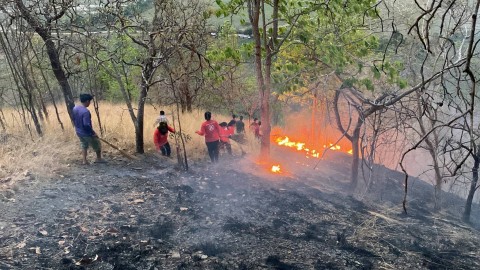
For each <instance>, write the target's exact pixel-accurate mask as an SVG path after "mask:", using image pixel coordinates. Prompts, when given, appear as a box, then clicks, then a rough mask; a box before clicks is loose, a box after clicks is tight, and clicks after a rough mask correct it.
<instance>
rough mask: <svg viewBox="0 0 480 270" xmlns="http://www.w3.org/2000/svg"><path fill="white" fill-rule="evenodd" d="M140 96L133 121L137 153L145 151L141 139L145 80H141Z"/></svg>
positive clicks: (145, 90)
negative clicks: (134, 120)
mask: <svg viewBox="0 0 480 270" xmlns="http://www.w3.org/2000/svg"><path fill="white" fill-rule="evenodd" d="M140 88H141V89H140V96H139V98H138V111H137V121H136V122H135V147H136V151H137V153H139V154H143V153H145V149H144V140H143V125H144V115H145V100H146V98H147V93H148V85H147V82H145V81H142V84H141V86H140Z"/></svg>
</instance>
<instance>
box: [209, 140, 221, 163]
mask: <svg viewBox="0 0 480 270" xmlns="http://www.w3.org/2000/svg"><path fill="white" fill-rule="evenodd" d="M206 144H207V149H208V155H209V156H210V160H211V161H212V162H218V146H219V145H218V144H219V141H214V142H207V143H206Z"/></svg>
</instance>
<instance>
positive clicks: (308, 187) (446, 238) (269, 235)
mask: <svg viewBox="0 0 480 270" xmlns="http://www.w3.org/2000/svg"><path fill="white" fill-rule="evenodd" d="M277 154H278V152H277ZM277 156H280V157H281V158H279V162H283V164H287V165H286V166H285V167H286V168H285V170H286V171H285V172H284V173H283V174H280V175H274V174H271V173H269V172H268V171H267V170H265V169H264V168H263V167H262V166H260V165H258V164H256V163H255V162H252V160H250V159H249V157H248V156H247V157H244V158H240V157H234V158H229V159H226V160H223V161H222V162H221V163H220V164H218V165H213V166H212V165H208V164H201V163H200V164H193V165H192V169H191V171H189V172H181V171H178V170H176V169H175V167H174V165H173V164H172V160H169V159H162V158H158V157H156V156H145V157H144V158H143V160H141V161H137V162H129V161H127V160H123V159H121V158H118V157H117V158H115V157H112V156H107V158H108V159H109V161H110V162H109V163H108V164H94V165H90V166H80V165H72V166H71V167H70V169H69V170H68V171H63V172H57V177H54V178H52V179H37V178H36V177H35V175H29V174H27V175H24V176H22V177H23V178H24V179H23V180H22V181H16V182H15V183H16V184H15V186H9V189H7V190H4V191H2V193H1V194H2V195H3V196H0V198H2V199H1V200H0V215H1V218H0V228H1V231H0V269H43V268H52V269H479V268H480V259H479V255H480V251H479V249H478V246H479V244H480V239H479V237H478V230H477V229H475V228H473V227H471V226H467V225H465V224H462V223H461V222H459V221H457V219H455V218H452V217H450V216H448V217H447V216H446V215H444V214H434V213H431V212H430V211H429V210H428V209H429V208H428V207H427V206H425V205H426V203H424V202H423V203H422V197H415V198H414V197H411V203H410V204H409V206H410V207H411V213H409V215H404V214H403V213H402V212H401V207H400V205H399V204H398V203H396V202H395V200H396V198H392V199H390V198H388V199H387V198H386V197H385V196H386V195H382V196H380V195H379V194H378V193H379V192H380V191H383V192H384V193H385V194H397V193H400V194H399V196H401V185H400V186H399V185H398V184H397V182H398V183H401V179H394V178H389V179H393V180H391V181H390V182H388V181H384V180H382V179H377V181H376V185H375V186H376V189H378V190H380V191H374V192H377V193H374V194H373V193H372V194H373V195H372V196H369V197H370V199H367V197H365V198H364V199H363V200H362V201H360V200H359V199H357V198H355V197H352V196H349V195H348V194H346V193H345V192H342V190H343V188H344V186H346V179H348V177H347V176H348V166H347V165H348V164H346V163H345V162H344V160H343V159H342V158H339V157H337V158H334V157H332V158H331V161H322V162H321V163H320V164H319V166H318V167H317V169H315V170H312V166H313V163H305V162H304V161H298V160H300V159H299V157H294V156H292V155H282V154H281V153H280V154H279V155H277ZM332 160H336V162H334V161H332ZM390 176H395V173H393V172H392V174H391V175H390ZM8 181H9V180H7V179H2V180H0V183H1V184H3V185H5V186H6V185H8ZM385 191H388V192H385ZM380 193H381V192H380ZM375 194H376V195H375ZM377 195H378V196H377ZM411 196H416V193H415V192H412V195H411Z"/></svg>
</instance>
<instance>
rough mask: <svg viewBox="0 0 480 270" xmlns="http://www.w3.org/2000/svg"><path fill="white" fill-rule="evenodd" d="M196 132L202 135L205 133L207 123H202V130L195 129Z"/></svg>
mask: <svg viewBox="0 0 480 270" xmlns="http://www.w3.org/2000/svg"><path fill="white" fill-rule="evenodd" d="M195 133H197V134H198V135H200V136H203V135H205V125H204V124H202V126H201V127H200V130H197V131H195Z"/></svg>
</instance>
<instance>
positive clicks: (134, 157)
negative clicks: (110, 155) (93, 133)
mask: <svg viewBox="0 0 480 270" xmlns="http://www.w3.org/2000/svg"><path fill="white" fill-rule="evenodd" d="M98 139H99V140H100V141H102V142H104V143H106V144H108V145H109V146H110V147H112V148H113V149H115V150H118V151H119V152H120V154H122V155H123V156H125V157H127V158H129V159H134V160H138V157H136V156H133V155H130V154H129V153H127V152H125V151H123V150H122V149H120V148H118V147H117V146H115V145H113V144H111V143H109V142H108V141H106V140H105V139H103V138H100V137H98Z"/></svg>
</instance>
